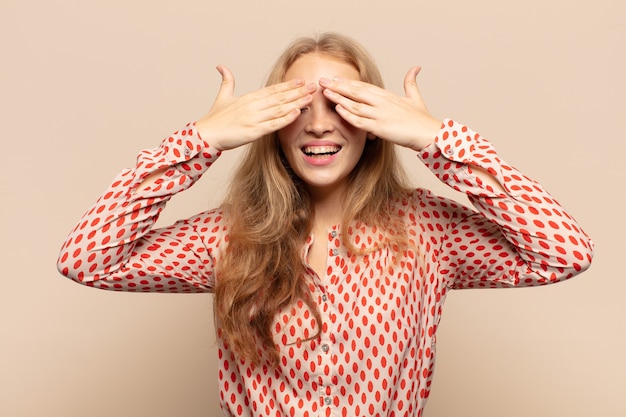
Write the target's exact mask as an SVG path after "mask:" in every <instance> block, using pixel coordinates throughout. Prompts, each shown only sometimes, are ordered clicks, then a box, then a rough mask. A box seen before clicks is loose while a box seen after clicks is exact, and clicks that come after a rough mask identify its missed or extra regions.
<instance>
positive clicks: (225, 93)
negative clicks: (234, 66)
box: [216, 65, 235, 99]
mask: <svg viewBox="0 0 626 417" xmlns="http://www.w3.org/2000/svg"><path fill="white" fill-rule="evenodd" d="M216 69H217V71H218V72H219V73H220V75H221V76H222V84H221V85H220V89H219V91H218V93H217V99H228V98H232V97H233V96H234V94H235V76H234V75H233V73H232V72H231V71H230V70H229V69H228V68H227V67H225V66H223V65H218V66H217V67H216Z"/></svg>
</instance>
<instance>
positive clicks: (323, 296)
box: [322, 294, 328, 302]
mask: <svg viewBox="0 0 626 417" xmlns="http://www.w3.org/2000/svg"><path fill="white" fill-rule="evenodd" d="M327 300H328V297H326V294H323V295H322V301H324V302H326V301H327Z"/></svg>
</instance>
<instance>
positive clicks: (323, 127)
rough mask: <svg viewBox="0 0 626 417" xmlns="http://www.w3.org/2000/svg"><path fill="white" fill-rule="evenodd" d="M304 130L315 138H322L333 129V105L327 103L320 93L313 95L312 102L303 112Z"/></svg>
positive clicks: (334, 117)
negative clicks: (304, 119) (304, 118)
mask: <svg viewBox="0 0 626 417" xmlns="http://www.w3.org/2000/svg"><path fill="white" fill-rule="evenodd" d="M305 117H306V118H307V119H306V125H305V130H306V131H307V133H310V134H312V135H315V136H324V135H325V134H327V133H329V132H332V131H333V130H334V129H335V122H336V120H335V119H336V118H337V117H339V116H338V115H337V113H336V112H335V104H334V103H332V102H331V101H328V100H327V99H326V97H324V96H323V95H322V94H321V92H317V93H315V96H314V97H313V101H312V102H311V104H310V105H309V107H308V108H307V110H306V111H305Z"/></svg>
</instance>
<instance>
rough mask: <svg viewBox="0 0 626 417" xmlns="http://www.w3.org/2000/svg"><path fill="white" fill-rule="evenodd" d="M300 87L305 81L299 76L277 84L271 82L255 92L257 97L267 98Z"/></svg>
mask: <svg viewBox="0 0 626 417" xmlns="http://www.w3.org/2000/svg"><path fill="white" fill-rule="evenodd" d="M302 87H306V85H305V82H304V80H303V79H301V78H296V79H293V80H289V81H284V82H282V83H278V84H272V85H269V86H267V87H265V88H262V89H261V90H258V91H257V92H256V94H255V96H256V97H257V98H268V97H273V96H279V95H281V94H283V93H285V92H287V91H292V90H297V89H300V88H302Z"/></svg>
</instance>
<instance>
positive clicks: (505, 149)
mask: <svg viewBox="0 0 626 417" xmlns="http://www.w3.org/2000/svg"><path fill="white" fill-rule="evenodd" d="M625 5H626V3H624V1H623V0H595V1H589V0H585V1H577V0H553V1H550V0H525V1H518V2H510V1H499V0H475V1H471V2H469V1H463V0H456V1H455V0H448V1H445V0H444V1H442V0H438V1H434V0H433V1H421V0H411V1H399V0H389V1H377V2H371V3H367V2H365V1H362V0H361V1H337V0H334V1H327V0H323V1H313V2H288V1H277V0H266V1H259V2H256V1H249V2H241V1H221V2H217V1H208V0H202V1H201V0H176V1H174V0H172V1H164V0H135V1H133V0H111V1H106V2H105V1H99V2H96V1H84V0H2V2H1V3H0V31H1V32H2V33H1V39H0V42H1V43H0V47H1V51H0V52H1V57H0V102H1V108H0V119H1V127H2V160H3V161H4V162H3V164H2V165H3V170H2V171H3V172H2V175H1V179H0V181H1V186H2V188H1V194H0V195H1V196H2V204H1V205H0V210H2V211H1V216H0V219H1V221H2V224H1V228H0V230H1V233H2V251H1V252H0V256H1V257H2V259H1V261H2V262H1V265H2V272H3V273H2V278H1V279H2V281H1V282H2V287H1V290H0V334H1V339H0V385H1V387H0V415H1V416H3V417H4V416H6V417H35V416H46V417H84V416H89V417H109V416H118V417H127V416H128V417H131V416H132V417H136V416H151V417H166V416H167V417H170V416H185V417H208V416H218V415H220V414H221V412H220V410H219V403H218V400H217V398H218V393H217V369H216V364H217V360H216V348H215V335H214V328H213V318H212V307H211V303H212V296H211V295H161V294H124V293H113V292H105V291H99V290H94V289H89V288H86V287H83V286H80V285H77V284H74V283H72V282H71V281H69V280H67V279H64V278H63V277H61V276H60V275H59V274H58V273H57V271H56V268H55V261H56V256H57V253H58V251H59V248H60V246H61V244H62V242H63V240H64V238H65V236H66V234H67V233H68V232H69V230H70V228H72V227H73V225H74V223H75V222H76V221H77V220H78V219H79V217H80V216H81V215H82V214H83V212H84V211H85V209H86V208H87V207H88V206H89V205H90V204H91V203H92V202H93V201H94V199H95V198H96V197H97V196H98V195H99V193H100V192H101V191H103V190H104V188H105V187H106V186H107V185H108V184H109V182H110V180H111V179H112V178H113V177H114V176H115V174H116V173H117V172H118V171H120V170H121V169H122V168H124V167H127V166H131V165H132V164H133V163H134V158H135V156H136V154H137V153H138V152H139V150H141V149H143V148H148V147H154V146H156V145H157V144H158V143H159V142H160V140H161V139H162V138H163V137H164V136H166V135H168V134H169V133H170V132H173V131H175V130H177V129H179V128H180V127H182V126H183V125H184V124H185V123H186V122H189V121H192V120H195V119H197V118H199V117H201V116H202V115H203V114H204V113H205V112H206V111H208V109H209V107H210V105H211V103H212V102H213V98H214V96H215V93H216V91H217V88H218V86H219V83H220V77H219V75H218V73H217V71H215V66H216V65H217V64H225V65H228V66H229V67H230V68H231V69H232V70H233V72H234V74H235V77H236V80H237V93H239V94H242V93H246V92H249V91H252V90H255V89H257V88H259V87H260V86H261V85H262V83H263V81H264V79H265V76H266V75H267V73H268V71H269V69H270V67H271V64H272V63H273V61H274V60H275V58H276V57H277V55H278V54H279V53H280V51H282V49H283V48H284V47H285V46H286V45H287V44H288V43H289V42H290V41H291V40H292V39H294V38H295V37H297V36H299V35H308V34H312V33H316V32H322V31H327V30H333V31H338V32H342V33H345V34H347V35H350V36H352V37H354V38H356V39H357V40H359V41H360V42H362V43H363V44H364V45H365V46H366V47H367V48H368V49H369V50H370V52H371V53H372V55H373V56H374V57H375V58H376V60H377V61H378V63H379V64H380V67H381V70H382V72H383V75H384V78H385V82H386V85H387V88H389V89H390V90H392V91H394V92H396V93H402V79H403V76H404V74H405V73H406V71H407V69H408V68H410V67H411V66H413V65H421V66H422V67H423V70H422V73H421V74H420V75H419V78H418V82H419V85H420V88H421V90H422V93H423V95H424V98H425V100H426V103H427V104H428V106H429V108H430V110H431V112H432V113H433V114H434V115H435V116H437V117H440V118H443V117H452V118H455V119H457V120H458V121H460V122H463V123H466V124H467V125H469V126H470V127H472V128H473V129H475V130H477V131H479V132H481V133H482V134H483V135H484V136H485V137H487V138H488V139H490V140H491V141H492V142H493V143H494V145H495V146H496V148H497V149H498V151H499V153H500V155H501V156H502V157H503V159H505V160H506V161H508V162H510V163H512V164H513V165H515V166H516V167H518V168H519V169H520V170H522V172H524V173H526V174H527V175H529V176H531V177H533V178H535V179H537V180H538V181H540V182H541V183H542V184H543V185H544V186H545V187H546V188H547V189H548V190H550V191H551V192H552V193H553V194H554V195H555V196H556V198H557V199H558V200H559V201H560V202H561V203H562V204H563V205H564V206H565V207H566V208H568V209H569V211H570V212H571V213H572V214H573V215H574V216H575V217H576V218H577V219H578V220H579V221H580V222H581V223H582V225H583V227H584V228H585V229H586V230H587V232H588V233H590V235H591V236H592V238H593V239H594V241H595V242H596V245H597V247H596V258H595V260H594V264H593V265H592V267H591V269H590V270H589V271H588V272H586V273H585V274H583V275H582V276H580V277H577V278H575V279H573V280H571V281H569V282H566V283H563V284H558V285H555V286H550V287H546V288H531V289H520V290H485V291H479V290H474V291H457V292H452V293H450V295H449V297H448V301H447V304H446V308H445V314H444V315H443V320H442V323H441V327H440V332H439V338H438V349H439V351H438V360H437V367H436V368H437V369H436V372H435V378H434V385H433V388H432V394H431V398H430V400H429V402H428V405H427V407H426V416H480V417H483V416H494V417H495V416H509V417H514V416H520V417H521V416H565V415H567V416H569V417H587V416H606V417H617V416H624V415H626V405H625V404H624V400H623V398H624V397H623V392H624V388H626V383H625V382H624V375H625V374H626V362H625V359H624V352H625V351H626V335H625V332H624V321H625V319H626V308H625V307H624V304H625V303H624V302H623V301H622V300H623V298H624V294H626V283H625V275H626V273H625V272H624V260H625V259H626V256H625V255H624V254H623V253H622V249H623V238H624V235H625V233H626V230H625V228H624V223H623V218H624V208H623V199H624V196H623V191H624V183H625V180H626V178H625V175H624V173H625V169H624V162H623V155H624V153H625V152H626V147H625V145H624V143H625V139H626V134H625V130H624V129H625V128H624V120H625V118H626V106H625V104H624V97H626V89H625V82H624V74H626V65H625V62H626V61H625V59H626V58H625V56H626V12H625V11H626V6H625ZM402 155H403V160H404V161H405V163H406V164H407V166H409V168H410V172H411V174H412V176H413V177H414V179H415V183H416V185H421V186H425V187H430V188H433V189H435V191H437V192H438V193H441V194H444V195H447V196H455V194H453V193H451V192H450V191H449V190H447V189H446V188H445V186H442V185H440V184H439V183H437V181H436V180H435V179H434V177H433V176H432V175H431V174H430V173H429V172H427V171H425V169H424V168H423V167H421V166H420V165H419V163H418V160H417V158H416V157H415V155H413V154H412V152H408V151H406V152H405V151H403V152H402ZM239 156H240V151H232V152H228V153H227V154H226V155H224V156H223V158H221V159H220V160H219V161H218V163H217V164H216V165H215V166H214V167H213V168H212V169H211V170H210V171H209V172H207V173H206V174H205V176H204V177H203V178H202V180H201V181H200V182H199V183H198V184H197V185H196V186H194V187H193V188H192V189H191V190H189V191H188V192H186V193H184V194H182V195H179V196H176V197H175V198H174V199H173V200H172V202H171V203H170V205H169V206H168V208H167V209H166V211H165V212H164V214H163V216H162V218H161V219H160V220H159V225H161V226H162V225H166V224H169V223H171V222H173V221H174V220H176V219H179V218H182V217H187V216H190V215H193V214H195V213H197V212H199V211H202V210H205V209H207V208H210V207H214V206H215V205H217V204H219V202H220V199H221V197H222V195H223V194H222V193H223V190H224V184H225V183H226V182H227V181H228V178H229V176H230V173H231V170H232V167H233V166H234V164H235V162H236V161H237V159H238V158H239Z"/></svg>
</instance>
